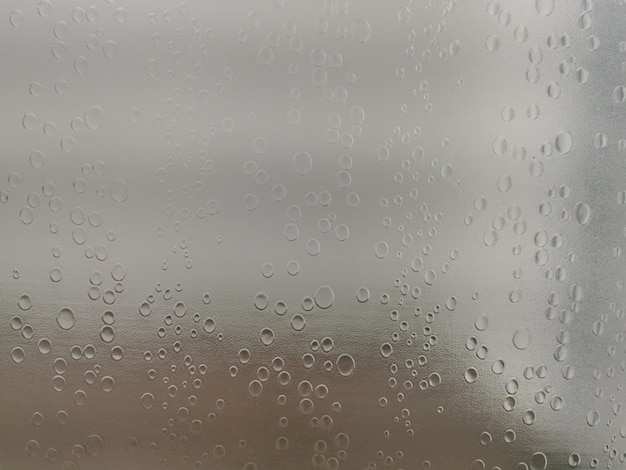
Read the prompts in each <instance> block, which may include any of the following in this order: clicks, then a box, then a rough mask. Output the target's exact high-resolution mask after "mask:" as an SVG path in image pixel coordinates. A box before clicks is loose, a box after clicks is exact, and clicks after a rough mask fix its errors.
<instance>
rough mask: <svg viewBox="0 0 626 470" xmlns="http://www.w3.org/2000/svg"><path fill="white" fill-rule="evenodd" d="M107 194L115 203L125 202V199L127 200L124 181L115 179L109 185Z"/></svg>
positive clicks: (126, 186)
mask: <svg viewBox="0 0 626 470" xmlns="http://www.w3.org/2000/svg"><path fill="white" fill-rule="evenodd" d="M109 193H110V194H111V198H112V199H113V200H114V201H115V202H118V203H123V202H126V199H128V185H127V184H126V182H125V181H124V180H121V179H117V180H115V181H113V183H112V184H111V188H110V189H109Z"/></svg>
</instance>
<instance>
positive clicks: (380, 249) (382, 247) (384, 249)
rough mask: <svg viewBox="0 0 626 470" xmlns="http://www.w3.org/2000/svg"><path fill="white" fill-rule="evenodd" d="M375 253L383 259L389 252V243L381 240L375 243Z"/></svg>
mask: <svg viewBox="0 0 626 470" xmlns="http://www.w3.org/2000/svg"><path fill="white" fill-rule="evenodd" d="M374 254H375V255H376V257H377V258H378V259H383V258H385V257H386V256H387V255H388V254H389V245H387V242H384V241H379V242H377V243H376V245H374Z"/></svg>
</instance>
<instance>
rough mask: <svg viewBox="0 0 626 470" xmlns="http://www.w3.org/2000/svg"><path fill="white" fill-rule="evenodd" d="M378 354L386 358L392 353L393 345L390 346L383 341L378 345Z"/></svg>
mask: <svg viewBox="0 0 626 470" xmlns="http://www.w3.org/2000/svg"><path fill="white" fill-rule="evenodd" d="M380 354H381V355H382V356H383V357H384V358H388V357H390V356H391V355H392V354H393V347H392V346H391V344H389V343H384V344H383V345H382V346H381V347H380Z"/></svg>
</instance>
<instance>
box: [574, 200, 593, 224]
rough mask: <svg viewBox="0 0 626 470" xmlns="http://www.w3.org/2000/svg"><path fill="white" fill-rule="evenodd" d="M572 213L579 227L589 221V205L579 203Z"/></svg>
mask: <svg viewBox="0 0 626 470" xmlns="http://www.w3.org/2000/svg"><path fill="white" fill-rule="evenodd" d="M574 213H575V214H576V221H577V222H578V223H579V224H580V225H586V224H588V223H589V221H590V220H591V207H589V204H586V203H584V202H579V203H578V204H576V207H575V208H574Z"/></svg>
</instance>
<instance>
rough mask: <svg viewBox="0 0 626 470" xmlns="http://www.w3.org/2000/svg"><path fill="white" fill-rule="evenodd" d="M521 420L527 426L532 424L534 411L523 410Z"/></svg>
mask: <svg viewBox="0 0 626 470" xmlns="http://www.w3.org/2000/svg"><path fill="white" fill-rule="evenodd" d="M522 422H523V423H524V424H527V425H528V426H530V425H532V424H533V423H534V422H535V412H534V411H533V410H527V411H525V412H524V415H523V416H522Z"/></svg>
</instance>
